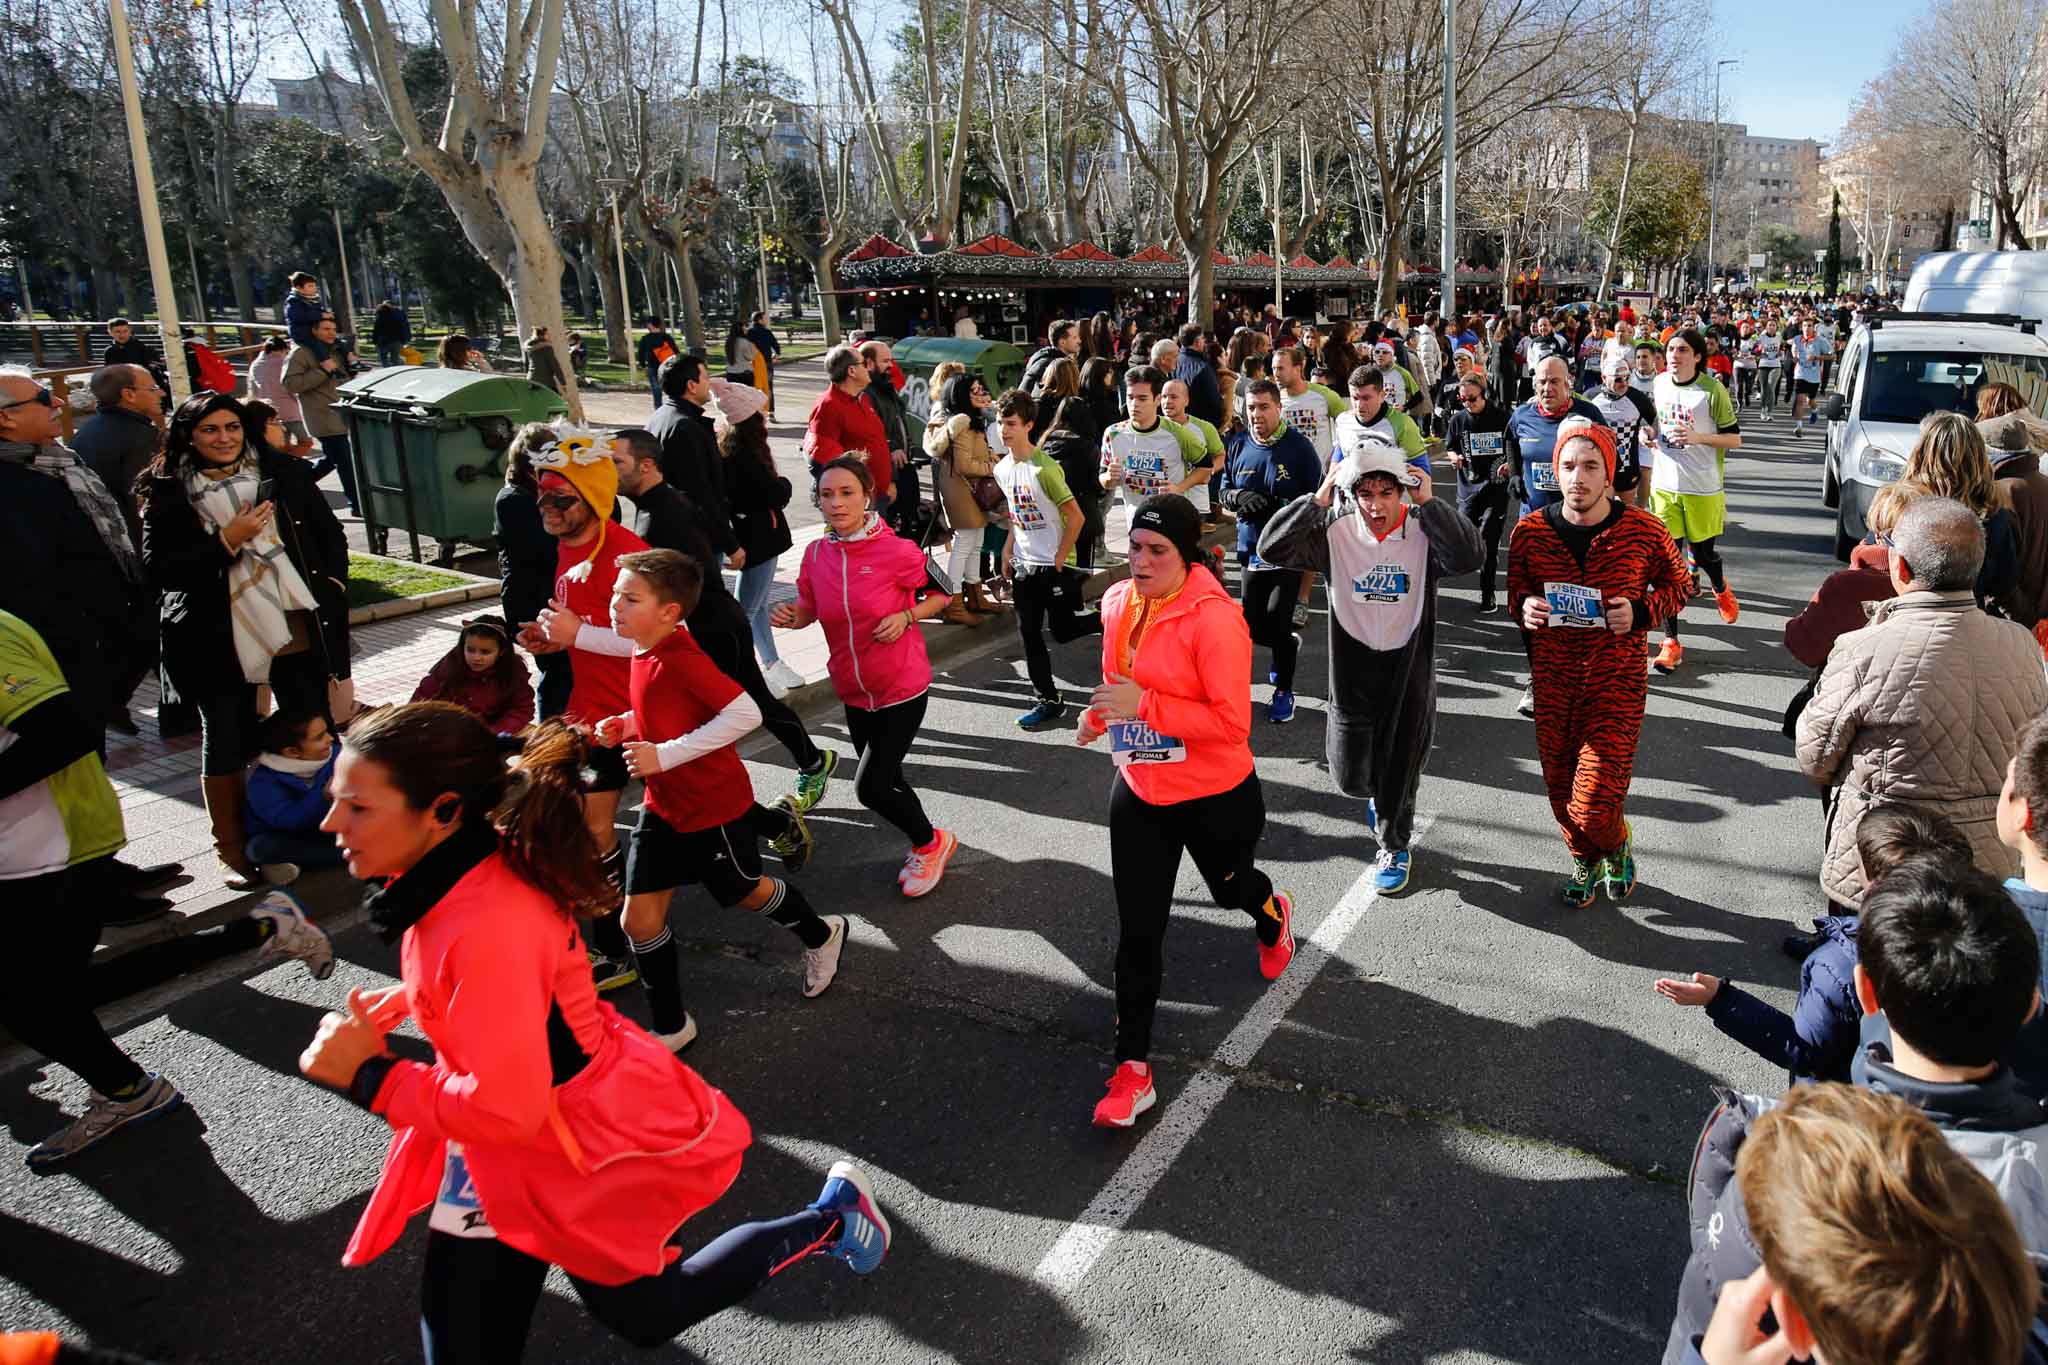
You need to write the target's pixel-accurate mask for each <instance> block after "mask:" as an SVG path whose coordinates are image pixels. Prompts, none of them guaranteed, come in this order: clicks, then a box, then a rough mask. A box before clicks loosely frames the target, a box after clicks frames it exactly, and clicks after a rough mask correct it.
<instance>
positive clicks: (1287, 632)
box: [1244, 569, 1301, 692]
mask: <svg viewBox="0 0 2048 1365" xmlns="http://www.w3.org/2000/svg"><path fill="white" fill-rule="evenodd" d="M1300 600H1301V575H1300V574H1298V573H1296V572H1295V571H1294V570H1292V569H1256V570H1253V571H1252V572H1250V573H1247V574H1246V575H1244V623H1245V627H1246V628H1247V629H1248V630H1250V631H1251V633H1252V643H1253V644H1255V645H1264V646H1265V647H1266V648H1268V649H1270V650H1272V651H1273V672H1274V673H1276V674H1278V675H1279V676H1278V677H1277V678H1276V679H1275V681H1274V683H1273V685H1274V686H1275V687H1277V688H1279V689H1280V690H1281V691H1282V692H1292V691H1293V690H1294V660H1295V657H1296V655H1297V654H1299V652H1300V650H1301V642H1300V641H1299V640H1297V639H1296V638H1295V635H1294V604H1295V603H1296V602H1298V601H1300Z"/></svg>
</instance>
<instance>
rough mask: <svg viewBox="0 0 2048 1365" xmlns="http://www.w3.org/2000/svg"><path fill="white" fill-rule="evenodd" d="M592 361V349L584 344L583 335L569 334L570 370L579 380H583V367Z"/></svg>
mask: <svg viewBox="0 0 2048 1365" xmlns="http://www.w3.org/2000/svg"><path fill="white" fill-rule="evenodd" d="M589 361H590V348H589V347H587V346H585V345H584V344H583V333H581V332H571V333H569V368H570V369H571V370H573V371H575V373H576V377H577V378H578V379H581V378H583V367H584V366H585V365H586V364H588V363H589Z"/></svg>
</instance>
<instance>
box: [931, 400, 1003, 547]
mask: <svg viewBox="0 0 2048 1365" xmlns="http://www.w3.org/2000/svg"><path fill="white" fill-rule="evenodd" d="M924 453H925V454H927V455H929V456H931V457H932V482H933V483H934V484H936V485H937V487H938V491H939V505H940V506H941V507H943V508H944V509H945V511H946V524H947V525H948V526H950V527H952V528H953V529H954V530H955V531H978V530H980V529H981V528H982V527H984V526H986V525H988V514H987V513H986V512H984V511H982V510H981V504H980V503H978V502H976V501H975V500H974V489H973V488H972V487H971V483H972V481H973V480H975V479H980V478H986V477H987V476H988V475H989V474H990V473H992V472H993V471H994V469H995V467H996V457H995V454H994V452H993V451H991V450H990V449H989V447H988V433H987V432H986V431H984V430H983V429H982V428H981V427H979V426H977V425H976V424H975V421H974V419H973V418H972V417H969V416H967V415H966V414H964V413H956V414H954V415H952V416H950V417H949V416H947V415H946V414H945V413H943V412H941V413H938V414H936V415H934V416H933V418H932V420H931V421H930V423H928V424H927V425H926V427H925V429H924Z"/></svg>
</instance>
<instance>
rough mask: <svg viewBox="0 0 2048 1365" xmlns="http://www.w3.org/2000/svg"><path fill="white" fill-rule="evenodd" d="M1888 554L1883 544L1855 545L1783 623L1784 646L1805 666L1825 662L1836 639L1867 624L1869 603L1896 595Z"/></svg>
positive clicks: (1819, 664) (1868, 620)
mask: <svg viewBox="0 0 2048 1365" xmlns="http://www.w3.org/2000/svg"><path fill="white" fill-rule="evenodd" d="M1890 560H1891V554H1890V552H1889V551H1887V550H1886V549H1885V547H1884V546H1882V545H1858V546H1857V547H1856V548H1855V549H1853V550H1851V551H1850V552H1849V567H1848V568H1846V569H1837V570H1835V572H1833V573H1831V574H1829V575H1828V576H1827V577H1826V578H1825V579H1823V580H1821V585H1820V588H1819V590H1818V591H1816V592H1815V593H1814V594H1813V600H1812V601H1811V602H1808V603H1807V604H1806V606H1805V607H1804V608H1803V609H1801V611H1800V613H1799V614H1798V615H1797V616H1795V617H1793V618H1792V619H1791V620H1789V621H1787V622H1786V623H1785V648H1787V649H1789V650H1791V651H1792V657H1793V658H1795V659H1797V660H1799V662H1800V663H1803V664H1805V665H1806V666H1807V667H1808V668H1819V667H1820V666H1821V665H1822V664H1824V663H1826V662H1827V661H1828V652H1829V651H1830V650H1832V649H1833V648H1834V647H1835V641H1836V640H1837V639H1838V638H1840V637H1841V636H1843V635H1846V634H1848V633H1849V632H1850V631H1852V630H1861V629H1863V628H1864V627H1865V626H1867V625H1869V624H1870V610H1869V606H1868V604H1870V603H1874V602H1884V601H1889V600H1890V599H1891V598H1894V597H1896V596H1898V593H1897V592H1895V591H1894V590H1893V589H1892V576H1891V571H1890V567H1889V564H1890Z"/></svg>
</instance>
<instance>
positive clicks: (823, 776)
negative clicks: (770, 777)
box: [796, 749, 839, 815]
mask: <svg viewBox="0 0 2048 1365" xmlns="http://www.w3.org/2000/svg"><path fill="white" fill-rule="evenodd" d="M819 752H821V753H823V754H824V755H825V762H824V764H823V766H821V767H820V768H819V769H818V771H816V772H814V773H804V772H800V773H798V774H797V775H796V813H797V814H798V815H809V814H810V813H811V807H813V806H815V805H817V804H818V803H819V802H820V801H822V800H824V799H825V787H826V785H827V784H828V783H830V782H831V781H832V770H833V769H835V768H837V767H838V766H839V751H838V750H836V749H822V750H820V751H819Z"/></svg>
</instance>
